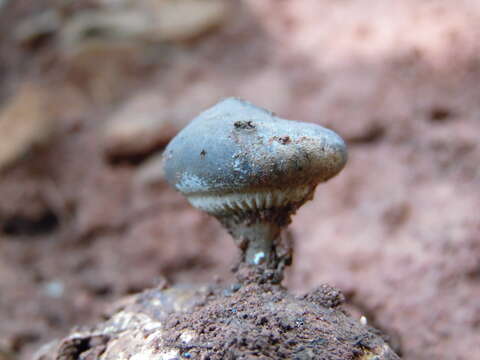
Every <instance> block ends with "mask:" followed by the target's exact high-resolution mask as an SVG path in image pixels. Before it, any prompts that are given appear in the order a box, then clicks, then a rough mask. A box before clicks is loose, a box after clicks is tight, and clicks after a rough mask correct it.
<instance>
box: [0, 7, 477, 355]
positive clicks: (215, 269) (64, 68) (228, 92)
mask: <svg viewBox="0 0 480 360" xmlns="http://www.w3.org/2000/svg"><path fill="white" fill-rule="evenodd" d="M63 3H64V2H61V1H54V0H51V1H47V0H45V1H35V2H32V1H27V0H15V1H0V4H3V5H0V6H1V7H0V30H1V31H0V103H1V108H3V107H6V106H7V105H8V104H9V103H10V99H11V98H12V97H14V96H15V94H16V91H17V89H18V88H19V87H21V86H22V85H23V84H29V83H35V84H38V83H40V84H41V85H42V86H43V87H44V88H46V89H47V90H45V91H44V93H45V94H47V95H49V101H50V102H51V104H50V105H52V106H51V107H50V108H51V109H54V110H53V113H52V114H51V116H53V117H54V118H55V120H56V122H55V123H56V125H55V131H54V134H55V135H53V136H52V137H51V138H50V141H49V142H48V143H46V144H45V143H43V144H41V146H34V147H32V148H29V149H28V151H26V152H25V153H22V154H21V155H22V156H19V157H18V160H17V161H16V162H15V163H13V164H10V165H9V167H8V168H6V169H5V170H4V171H3V172H2V174H1V177H0V196H1V198H2V201H1V202H0V229H1V234H0V359H2V360H4V359H7V360H12V359H15V360H23V359H31V358H32V354H33V353H34V352H35V351H37V349H38V348H39V347H40V346H41V345H42V344H44V343H47V342H49V341H51V340H52V339H55V338H60V337H62V336H64V335H65V334H66V333H68V332H69V330H70V329H71V328H72V327H73V326H75V325H85V324H92V323H95V322H96V321H97V320H98V319H99V317H101V315H102V314H103V313H104V312H105V309H106V308H108V307H109V306H111V304H112V302H113V301H114V300H116V299H119V298H122V297H124V296H128V295H130V294H132V293H136V292H138V291H141V290H143V289H145V288H149V287H153V286H156V285H158V284H165V283H210V282H212V281H213V280H215V279H221V281H222V282H225V283H227V282H230V281H231V280H232V275H231V273H230V267H231V266H232V264H234V263H235V259H236V256H237V252H236V249H235V247H234V244H233V241H232V240H231V239H230V238H229V236H228V234H227V233H226V231H224V230H223V229H222V228H221V226H220V224H218V223H217V222H216V220H214V219H211V218H209V217H207V216H206V215H204V214H201V213H199V212H198V211H196V210H194V209H193V208H192V207H191V206H190V205H189V204H188V202H187V201H186V200H185V199H184V198H182V197H181V196H180V195H179V194H177V193H175V192H174V191H173V190H172V189H170V188H169V187H168V186H167V185H166V184H165V183H164V182H163V181H161V179H158V181H157V182H156V183H155V184H154V185H149V186H147V185H145V184H143V183H142V182H139V181H138V178H139V174H140V173H141V171H142V168H143V166H144V165H146V163H147V162H148V161H149V160H150V159H151V158H153V157H154V156H155V155H158V148H155V147H152V149H153V150H152V153H142V156H141V157H140V158H138V157H136V156H135V157H134V161H119V162H117V161H115V162H113V163H112V162H111V161H110V160H109V158H108V154H106V152H105V144H104V139H103V135H102V131H103V129H104V127H103V126H104V124H105V123H107V121H108V120H109V118H110V117H111V116H112V114H114V113H115V111H116V110H118V108H119V107H120V106H121V105H122V104H125V103H127V102H128V101H130V100H131V99H132V98H134V97H136V96H142V94H145V96H147V95H148V96H151V95H152V94H154V95H155V96H157V97H158V99H159V101H158V107H153V108H151V109H150V110H149V113H153V114H158V115H159V116H165V117H166V118H167V119H168V120H169V121H171V122H172V124H173V125H175V126H177V127H178V128H181V127H182V126H183V125H185V123H187V122H188V121H189V120H190V119H191V118H193V117H194V116H195V115H196V114H198V113H199V112H200V111H201V110H203V109H205V108H206V107H208V106H210V105H212V104H214V103H215V102H216V101H218V99H219V98H222V97H226V96H239V97H243V98H245V99H247V100H250V101H252V102H253V103H255V104H257V105H260V106H264V107H266V108H268V109H270V110H272V111H274V112H276V113H277V114H278V115H279V116H281V117H284V118H290V119H297V120H304V121H311V122H316V123H318V124H321V125H324V126H327V127H330V128H332V129H334V130H335V131H336V132H338V133H339V134H340V135H341V136H342V137H344V138H345V139H346V141H347V143H348V144H349V162H348V164H347V166H346V168H345V170H344V171H343V172H342V173H341V174H340V175H339V176H338V177H336V178H335V179H333V180H331V181H329V182H328V183H326V184H323V185H320V186H319V187H318V188H317V191H316V195H315V199H314V200H313V201H311V202H309V203H308V204H306V205H305V206H304V207H302V208H301V209H300V210H299V211H298V213H297V214H296V215H295V216H294V217H293V222H292V225H291V227H290V229H291V231H292V233H293V235H294V243H295V252H294V256H293V265H292V266H291V268H290V269H289V270H288V273H287V276H286V280H285V282H284V284H285V285H286V286H287V287H288V288H289V289H290V290H291V291H292V292H294V293H297V294H303V293H307V292H308V291H309V290H310V289H312V288H315V287H316V286H318V285H319V284H322V283H329V284H332V285H334V286H335V287H338V288H340V289H341V290H342V292H343V293H344V294H345V296H346V301H347V303H346V306H347V307H348V309H349V311H350V312H351V313H352V314H353V315H354V316H356V317H357V318H360V316H362V315H363V316H365V318H366V319H367V321H368V323H369V324H373V325H374V326H375V327H377V328H380V329H381V330H383V331H385V332H386V333H387V334H388V335H390V338H391V339H392V341H393V342H391V344H392V345H393V346H394V347H395V350H396V351H397V352H398V353H401V354H402V355H403V358H404V359H415V360H424V359H425V360H426V359H432V358H435V359H440V360H442V359H445V360H447V359H448V360H450V359H459V360H460V359H475V358H480V302H479V301H478V298H479V297H480V220H479V216H478V211H479V204H480V191H479V190H478V189H479V186H480V172H479V167H478V164H479V163H480V146H479V144H478V138H479V135H480V121H479V119H478V118H479V116H480V103H479V102H478V99H479V98H480V87H479V86H478V84H479V83H480V57H479V56H480V55H479V54H480V40H479V39H480V37H479V36H478V35H479V27H478V26H479V25H478V24H480V4H477V3H476V2H472V1H468V0H460V1H456V2H454V3H453V2H451V1H447V0H436V1H425V2H418V1H415V0H407V1H402V2H387V1H383V0H371V1H367V2H354V1H333V0H332V1H322V2H319V1H314V0H297V1H295V2H293V1H292V2H287V1H277V0H265V1H262V2H258V1H254V0H245V1H242V2H238V1H231V2H229V4H230V7H231V9H232V11H231V13H230V16H229V17H228V21H226V22H225V23H224V25H223V26H221V27H220V28H217V29H215V30H212V31H211V32H210V33H209V34H206V35H203V36H201V37H199V38H197V39H195V40H192V41H189V42H182V43H176V42H165V43H161V44H151V43H135V44H133V45H131V44H130V45H129V46H124V45H122V46H118V45H115V46H105V47H104V48H95V49H93V50H92V49H90V50H88V51H87V50H84V51H83V52H82V53H81V55H77V56H70V55H69V56H66V55H64V53H63V52H62V49H61V46H60V45H59V44H58V42H57V41H56V34H55V33H53V34H50V35H48V36H46V37H43V38H42V41H39V42H35V43H33V44H31V43H30V44H25V43H22V44H20V43H18V39H16V38H15V36H14V33H15V32H14V31H13V30H14V29H15V27H16V24H19V23H20V22H21V21H23V20H26V19H29V18H30V17H31V16H32V15H34V14H37V13H39V12H40V11H41V10H42V9H47V8H50V9H51V8H56V7H59V6H64V5H61V4H63ZM104 3H107V2H106V1H98V2H97V1H86V2H84V5H82V6H80V5H71V6H70V8H68V9H66V10H65V12H66V14H75V13H76V12H77V11H80V10H81V7H91V8H95V7H98V6H101V5H99V4H104ZM102 6H103V5H102ZM69 16H70V15H69ZM25 106H26V107H28V105H25ZM0 111H1V109H0ZM50 111H52V110H50ZM145 111H147V110H145ZM18 122H19V123H20V122H21V120H20V119H18ZM48 133H49V132H48ZM0 136H1V134H0ZM5 140H7V139H2V142H3V141H5ZM22 149H23V148H22Z"/></svg>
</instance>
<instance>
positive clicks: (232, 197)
mask: <svg viewBox="0 0 480 360" xmlns="http://www.w3.org/2000/svg"><path fill="white" fill-rule="evenodd" d="M312 190H313V188H312V186H310V185H304V186H298V187H295V188H293V189H286V190H280V189H276V190H271V191H259V192H246V193H237V194H232V193H230V194H211V195H205V194H196V195H190V196H188V200H189V201H190V203H191V204H192V205H193V206H195V207H196V208H198V209H201V210H203V211H206V212H208V213H211V214H216V213H224V212H231V213H239V212H242V211H245V210H250V211H257V210H265V209H270V208H273V207H281V206H286V205H287V204H288V203H294V202H299V201H302V200H306V198H307V197H308V195H309V194H310V192H311V191H312Z"/></svg>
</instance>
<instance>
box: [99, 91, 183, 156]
mask: <svg viewBox="0 0 480 360" xmlns="http://www.w3.org/2000/svg"><path fill="white" fill-rule="evenodd" d="M162 104H163V106H162ZM169 115H170V113H169V110H168V104H165V103H162V99H161V98H159V97H158V96H156V95H155V94H151V93H150V94H149V93H143V92H142V93H140V94H139V95H138V96H136V97H134V98H133V99H131V100H129V101H127V102H126V104H125V105H123V106H122V107H121V108H120V109H118V111H117V112H116V113H115V114H113V116H112V117H111V118H110V119H109V120H108V121H107V122H106V124H105V128H104V130H103V143H104V149H105V154H106V156H107V157H108V158H109V159H110V161H112V162H120V161H134V162H135V161H138V160H141V159H144V158H145V157H147V156H149V155H151V154H152V153H154V152H155V151H157V150H161V149H163V148H164V147H165V146H166V145H167V144H168V142H169V141H170V140H171V139H172V137H174V136H175V134H176V133H177V132H178V130H179V129H178V125H177V124H175V123H173V122H172V119H171V118H170V117H169Z"/></svg>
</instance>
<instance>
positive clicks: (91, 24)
mask: <svg viewBox="0 0 480 360" xmlns="http://www.w3.org/2000/svg"><path fill="white" fill-rule="evenodd" d="M227 5H228V4H227V2H226V1H225V0H141V1H128V2H123V4H122V2H119V3H117V4H115V5H110V6H108V5H104V6H103V7H101V8H99V9H95V10H92V9H89V10H84V11H82V12H79V13H77V14H76V15H75V16H73V17H72V18H71V19H69V20H68V21H67V22H66V24H65V26H64V27H63V29H62V32H61V35H60V38H61V40H60V41H61V45H62V47H63V49H64V50H65V51H66V52H75V51H77V50H78V49H79V48H82V47H84V46H88V45H91V44H92V43H96V44H105V45H107V46H108V45H109V44H111V43H112V42H113V43H119V42H120V43H122V42H123V43H125V42H127V43H129V42H130V43H134V42H145V43H148V42H171V41H172V42H176V41H186V40H192V39H195V38H197V37H199V36H200V35H202V34H204V33H206V32H208V31H209V30H211V29H213V28H215V27H218V26H220V25H221V24H222V23H224V21H225V20H226V16H227V10H228V6H227Z"/></svg>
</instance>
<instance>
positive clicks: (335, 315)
mask: <svg viewBox="0 0 480 360" xmlns="http://www.w3.org/2000/svg"><path fill="white" fill-rule="evenodd" d="M332 294H335V297H342V295H341V294H340V292H339V291H338V290H335V289H333V288H331V287H329V286H323V287H322V288H321V289H320V290H319V291H316V292H315V294H307V295H305V296H304V297H303V299H302V298H299V297H295V296H293V295H291V294H289V293H288V292H287V291H286V290H285V289H284V288H282V287H280V286H272V285H259V284H253V283H252V284H250V285H246V286H231V287H229V288H226V289H225V288H222V287H210V286H209V287H196V288H194V287H185V286H184V287H177V288H175V287H174V288H168V289H165V290H160V289H153V290H148V291H145V292H144V293H141V294H139V295H137V296H136V297H135V299H134V300H133V301H129V304H127V305H126V306H125V308H123V309H122V310H120V311H119V312H117V313H115V314H113V315H112V316H111V317H110V318H109V319H108V320H107V321H105V322H104V323H100V324H98V325H96V326H94V327H93V328H90V329H80V330H76V331H74V332H73V333H71V334H70V335H69V336H67V337H66V338H64V339H63V340H61V341H58V342H56V343H55V344H52V345H50V346H48V347H45V348H44V349H43V351H42V352H40V353H38V354H37V356H36V358H35V359H36V360H53V359H72V360H73V359H78V358H82V359H87V358H88V359H91V360H95V359H103V360H113V359H118V358H131V359H153V358H155V359H157V358H158V359H165V360H167V359H171V360H173V359H210V360H217V359H218V360H220V359H329V360H355V359H356V360H361V359H363V360H367V359H370V360H374V359H375V360H396V359H399V357H398V356H397V355H396V354H395V353H394V352H393V351H392V350H391V348H390V347H389V346H388V344H387V343H385V341H384V340H383V339H382V338H381V337H380V336H378V335H377V334H376V330H375V329H372V328H370V327H368V326H366V325H362V324H361V323H360V322H359V321H356V320H354V319H353V318H351V317H350V316H348V315H347V314H346V313H345V312H344V311H342V310H341V309H334V308H332V307H331V306H328V307H326V306H324V305H323V304H330V303H331V300H332V297H331V295H332ZM312 299H314V300H313V301H312ZM334 305H335V307H336V306H337V305H338V304H334Z"/></svg>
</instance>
